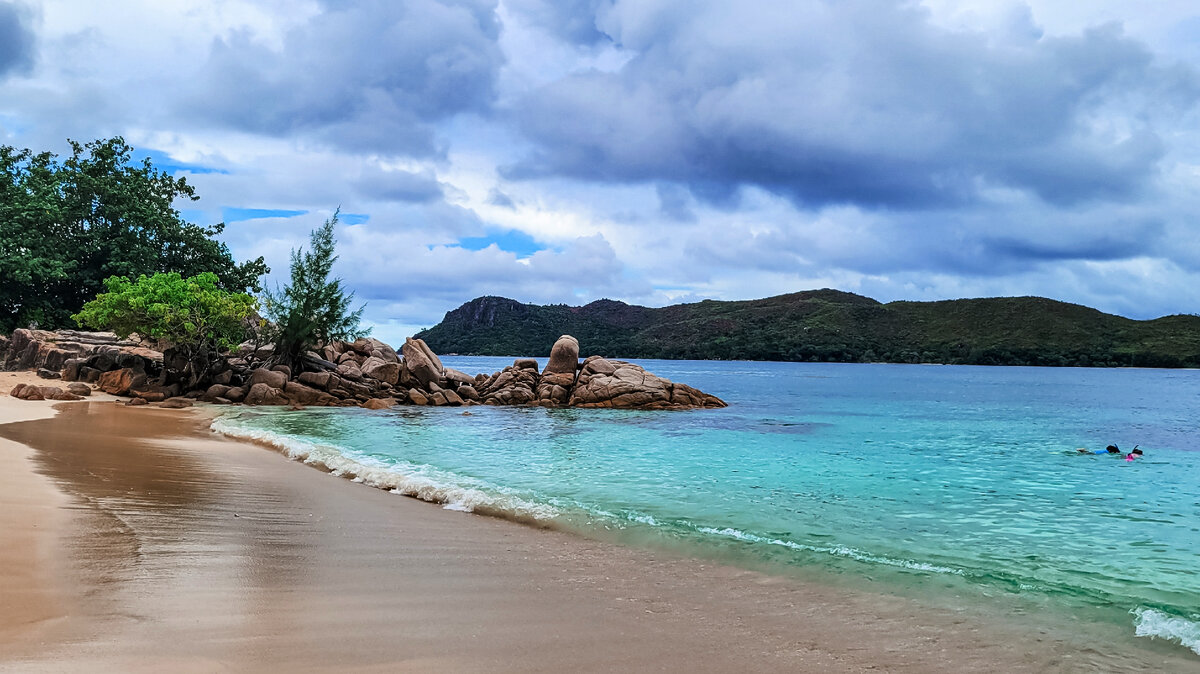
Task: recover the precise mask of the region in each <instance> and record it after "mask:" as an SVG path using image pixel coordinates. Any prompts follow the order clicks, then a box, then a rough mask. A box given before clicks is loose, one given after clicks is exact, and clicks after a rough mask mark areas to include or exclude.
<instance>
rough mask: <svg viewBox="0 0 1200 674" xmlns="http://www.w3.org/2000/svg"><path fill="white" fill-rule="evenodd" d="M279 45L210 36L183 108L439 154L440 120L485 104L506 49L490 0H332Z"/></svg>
mask: <svg viewBox="0 0 1200 674" xmlns="http://www.w3.org/2000/svg"><path fill="white" fill-rule="evenodd" d="M323 7H324V10H325V11H323V12H322V13H320V14H318V15H316V16H314V17H312V18H311V19H310V20H309V21H307V22H306V23H303V24H301V25H299V26H297V27H295V28H292V29H290V30H289V31H288V32H287V34H286V35H285V36H284V39H283V47H282V50H275V49H272V48H270V47H268V46H266V45H263V44H261V43H260V42H258V41H256V40H255V39H254V37H253V36H252V35H249V34H246V33H239V34H234V35H232V36H230V37H228V38H224V39H218V40H216V41H215V42H214V44H213V46H212V49H211V53H210V56H209V60H208V62H207V64H206V65H205V67H204V71H203V74H202V76H201V86H200V88H199V91H197V92H196V93H195V95H194V96H192V97H191V98H190V100H188V101H187V103H186V106H185V107H186V110H187V114H190V115H192V116H195V117H199V118H200V119H201V121H203V122H206V123H208V124H212V125H217V126H227V127H232V128H234V129H239V130H243V131H250V132H254V133H262V134H268V135H274V136H289V135H293V134H298V133H299V134H308V135H310V136H311V137H314V138H316V139H319V140H321V141H324V142H328V143H330V144H332V145H334V146H336V147H340V148H343V149H348V150H352V151H369V152H380V151H394V152H401V153H407V154H413V155H432V154H437V153H438V152H440V151H441V149H442V148H441V147H440V146H439V144H438V141H437V137H436V133H435V129H434V125H435V124H436V123H437V122H438V121H441V120H443V119H446V118H447V117H450V116H453V115H455V114H458V113H462V112H471V111H475V112H486V111H487V110H488V108H489V106H490V104H491V101H492V99H493V97H494V95H495V83H496V77H497V71H498V69H499V68H500V66H501V65H502V63H503V55H502V54H501V52H500V49H499V47H498V45H497V44H496V40H497V37H498V35H499V25H498V23H497V21H496V18H495V3H494V2H471V1H469V0H468V1H454V0H403V1H396V2H391V1H387V0H364V1H360V2H329V3H325V4H324V6H323Z"/></svg>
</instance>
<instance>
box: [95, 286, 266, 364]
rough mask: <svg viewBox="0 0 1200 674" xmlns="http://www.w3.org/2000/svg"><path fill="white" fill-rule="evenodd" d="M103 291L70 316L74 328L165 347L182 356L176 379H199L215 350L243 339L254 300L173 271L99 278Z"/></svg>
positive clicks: (243, 294) (228, 347)
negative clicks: (162, 343) (160, 343)
mask: <svg viewBox="0 0 1200 674" xmlns="http://www.w3.org/2000/svg"><path fill="white" fill-rule="evenodd" d="M104 285H105V287H106V288H107V290H108V292H105V293H101V294H99V295H98V296H97V297H96V299H94V300H92V301H90V302H88V303H87V304H85V305H84V306H83V309H82V310H80V311H79V313H77V314H75V315H74V316H72V318H73V319H74V320H75V321H76V322H78V323H79V324H80V325H82V326H85V327H92V328H95V329H98V330H112V331H113V332H115V333H117V335H118V336H119V337H121V338H125V337H128V336H129V335H131V334H133V333H137V334H138V335H141V336H142V337H150V338H153V339H157V340H161V341H165V342H168V343H170V344H171V345H172V346H173V347H174V348H175V349H176V350H177V352H178V353H180V354H181V355H182V356H183V359H182V362H183V364H184V367H183V369H184V370H185V371H184V372H182V373H179V374H181V375H182V378H183V379H185V380H187V383H189V384H194V383H196V382H199V381H202V380H203V379H204V378H205V375H206V374H207V372H208V369H209V366H210V364H211V362H212V361H213V359H214V358H215V357H216V356H217V354H218V353H219V352H220V351H225V350H229V349H232V348H233V347H235V346H237V344H238V343H239V342H240V341H241V340H242V338H243V336H244V335H245V326H246V323H247V322H248V321H249V320H251V319H252V318H253V317H254V315H255V310H256V309H257V307H258V302H257V301H256V300H255V299H254V298H253V297H251V296H250V295H247V294H246V293H238V292H231V291H229V290H226V289H224V288H222V287H221V286H220V283H219V280H218V279H217V275H216V274H213V273H211V272H205V273H202V274H198V275H196V276H193V277H191V278H183V277H182V276H180V275H179V274H178V273H176V272H171V273H167V274H161V273H160V274H155V275H153V276H146V275H142V276H139V277H138V279H137V281H130V280H129V279H128V278H126V277H123V276H113V277H109V278H107V279H105V281H104Z"/></svg>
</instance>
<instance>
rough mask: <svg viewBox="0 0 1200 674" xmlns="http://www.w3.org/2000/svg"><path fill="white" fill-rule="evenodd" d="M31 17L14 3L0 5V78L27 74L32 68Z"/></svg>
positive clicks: (25, 10) (24, 9)
mask: <svg viewBox="0 0 1200 674" xmlns="http://www.w3.org/2000/svg"><path fill="white" fill-rule="evenodd" d="M31 20H32V17H31V15H30V12H29V10H28V9H26V8H25V7H24V6H22V5H18V4H15V3H5V4H0V77H4V76H5V75H9V74H13V73H28V72H29V71H30V70H31V69H32V67H33V42H34V40H33V37H34V36H33V30H32V29H31V28H30V23H31Z"/></svg>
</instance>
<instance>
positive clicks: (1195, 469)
mask: <svg viewBox="0 0 1200 674" xmlns="http://www.w3.org/2000/svg"><path fill="white" fill-rule="evenodd" d="M444 361H445V363H446V365H447V366H450V367H454V368H456V369H460V370H463V371H466V372H472V373H474V372H492V371H495V370H498V369H500V368H501V367H503V366H504V365H507V364H510V363H511V359H499V358H466V357H457V358H445V359H444ZM639 362H641V363H642V364H643V365H645V366H646V367H647V368H648V369H649V370H651V371H652V372H655V373H658V374H661V375H663V376H666V377H668V378H670V379H673V380H675V381H683V382H686V383H688V384H691V385H693V386H696V387H698V388H700V389H702V390H704V391H707V392H710V393H714V394H716V395H718V396H721V397H722V398H724V399H725V400H726V401H728V402H729V403H730V406H729V407H728V408H727V409H722V410H698V411H692V412H632V411H618V410H544V409H541V408H492V407H472V408H470V410H469V411H470V415H464V414H463V412H464V410H463V409H461V408H458V409H456V408H401V409H397V410H389V411H384V412H368V411H365V410H346V409H332V410H323V409H313V410H305V411H302V412H287V411H283V410H281V409H270V408H236V409H233V410H231V411H229V412H228V413H227V414H226V415H225V416H224V417H222V418H221V419H219V420H218V421H217V422H216V427H217V429H218V430H221V431H223V432H226V433H230V434H234V435H238V436H241V437H254V438H258V439H265V440H268V441H271V442H274V443H275V444H277V445H279V446H281V447H283V448H284V449H285V451H288V452H289V453H291V454H292V455H293V456H296V457H297V458H301V459H304V460H308V461H310V462H313V463H321V464H324V465H326V466H327V467H329V468H330V469H332V470H334V471H335V472H341V473H346V474H349V475H352V476H354V477H355V478H356V479H359V480H362V481H365V482H368V483H371V484H374V485H376V486H381V487H384V488H389V489H395V490H396V491H399V492H402V493H409V494H414V495H418V496H420V497H422V498H426V499H428V500H433V501H437V502H441V503H444V504H445V505H446V507H449V508H458V509H463V510H480V511H486V512H494V513H501V514H505V515H507V516H512V517H516V518H520V519H533V520H543V521H554V522H557V523H560V524H563V525H566V526H570V527H574V528H582V529H584V530H585V531H586V530H589V529H590V530H593V531H601V530H603V531H606V532H613V531H617V532H624V533H627V534H628V535H629V537H630V538H631V539H636V540H638V541H639V542H642V543H650V544H654V543H655V542H656V541H657V542H662V543H666V544H683V545H686V546H689V547H690V548H691V549H694V550H697V551H700V552H701V553H702V552H703V551H705V550H708V551H712V552H714V553H717V552H720V553H721V554H732V555H735V556H737V555H740V556H743V557H744V558H746V559H761V560H770V561H771V562H773V563H781V564H785V565H788V566H791V567H795V568H798V569H805V570H808V571H814V570H815V571H818V572H827V573H832V574H837V575H839V576H844V577H850V578H854V577H862V578H871V579H873V581H878V580H880V579H882V582H892V583H895V584H896V586H897V587H900V586H902V585H903V586H905V587H907V588H909V589H911V588H913V587H917V588H918V589H920V588H921V587H922V584H925V585H928V586H930V588H932V587H934V586H937V587H940V588H945V587H953V588H954V591H955V592H960V591H966V592H968V593H971V592H975V593H978V594H979V596H981V597H982V596H983V595H991V596H995V595H998V594H1002V595H1005V596H1007V597H1016V598H1018V599H1020V600H1027V601H1028V602H1030V605H1031V606H1036V607H1047V606H1049V607H1052V608H1054V607H1057V608H1061V609H1062V610H1064V611H1067V612H1071V611H1079V610H1083V611H1086V612H1088V614H1089V615H1091V616H1098V617H1099V619H1101V620H1107V621H1110V622H1113V623H1119V624H1122V625H1124V626H1125V627H1124V629H1125V631H1126V632H1127V633H1129V634H1131V635H1132V634H1137V635H1138V636H1149V637H1155V638H1163V639H1168V640H1170V641H1173V642H1174V643H1177V644H1180V645H1182V646H1184V647H1187V648H1190V649H1192V650H1193V651H1195V652H1197V653H1200V581H1198V580H1197V576H1196V575H1195V570H1196V569H1197V568H1200V451H1198V450H1200V432H1198V431H1197V429H1196V427H1195V418H1196V410H1197V407H1198V403H1200V372H1198V371H1186V370H1128V369H1123V370H1105V369H1075V368H986V367H963V366H914V365H882V364H881V365H850V364H816V363H813V364H807V363H748V362H709V361H701V362H698V361H639ZM1109 443H1117V444H1119V445H1120V446H1121V447H1122V449H1124V450H1126V451H1128V450H1129V449H1132V448H1133V446H1134V445H1135V444H1140V445H1141V447H1142V448H1143V449H1144V450H1145V452H1146V455H1145V457H1144V458H1142V459H1139V460H1137V461H1133V462H1127V461H1125V460H1123V458H1120V457H1113V456H1107V455H1106V456H1094V455H1087V456H1082V455H1079V454H1078V453H1077V452H1075V448H1077V447H1088V448H1091V449H1101V448H1103V447H1104V446H1105V445H1107V444H1109Z"/></svg>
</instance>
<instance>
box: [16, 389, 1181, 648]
mask: <svg viewBox="0 0 1200 674" xmlns="http://www.w3.org/2000/svg"><path fill="white" fill-rule="evenodd" d="M17 408H19V409H20V414H17V415H16V416H13V413H10V412H8V411H7V410H14V409H17ZM26 409H28V410H34V409H36V410H37V414H39V415H43V416H44V415H45V414H48V413H49V411H50V409H51V405H50V404H43V403H28V402H24V401H17V400H15V399H11V398H7V397H5V398H4V399H3V403H0V410H5V412H4V414H5V415H6V416H0V419H12V420H13V421H14V422H15V421H17V420H18V419H29V418H30V415H32V414H34V413H33V412H32V411H30V412H25V410H26ZM56 409H58V410H59V415H60V416H59V417H58V418H56V419H50V420H47V419H42V420H27V421H21V422H20V423H13V424H8V425H3V426H0V437H3V438H5V439H4V440H3V441H0V442H3V443H4V444H3V445H2V447H3V449H4V451H5V455H6V456H11V455H16V453H17V452H19V451H24V454H21V455H20V456H21V457H23V458H22V460H24V461H26V462H27V465H28V466H29V467H30V468H31V470H29V471H20V470H17V471H10V472H9V475H8V476H7V478H6V479H7V480H8V482H7V483H6V485H7V484H18V483H20V484H26V483H27V484H28V485H29V488H30V491H31V493H32V492H34V491H36V493H37V494H39V495H40V496H39V497H38V498H40V499H41V500H38V501H37V503H38V504H40V505H39V507H40V508H41V509H42V510H41V513H42V517H40V519H39V518H34V520H36V521H37V525H38V526H37V527H36V528H35V527H32V526H28V527H24V528H14V527H13V526H12V525H10V524H9V523H8V520H5V522H6V523H5V526H4V528H3V529H0V531H2V532H3V540H2V541H0V547H2V548H3V549H6V550H11V551H21V550H26V549H28V547H29V543H28V540H29V539H30V537H32V538H34V539H36V540H37V541H38V543H37V545H35V546H34V549H35V550H36V551H37V556H39V559H40V560H41V561H40V562H38V563H37V564H36V566H35V567H32V568H37V569H38V570H39V573H40V574H41V575H40V576H39V578H38V579H37V582H34V583H29V584H28V585H29V587H30V588H33V589H31V592H33V591H34V589H36V588H41V589H40V590H37V592H40V594H38V595H37V596H38V597H39V600H38V601H39V602H40V603H39V604H38V605H39V606H41V607H43V610H44V613H45V614H46V615H50V616H56V618H55V619H53V620H50V623H53V625H54V629H53V630H47V631H45V632H44V633H43V634H40V635H31V634H30V633H28V632H18V633H13V632H0V668H4V669H13V670H20V671H62V670H64V669H65V670H69V671H78V670H84V669H87V670H96V669H101V670H109V669H124V670H126V671H150V670H161V669H162V668H164V667H170V668H172V669H180V670H183V671H188V670H196V671H210V670H212V669H217V668H232V669H236V670H239V671H246V670H250V671H255V670H266V669H278V668H279V667H280V666H283V665H285V664H286V665H295V666H299V667H301V668H304V669H315V670H322V669H354V670H372V669H374V670H377V671H397V670H399V671H405V670H409V669H418V668H421V669H427V668H430V667H438V668H440V669H443V670H449V671H478V670H493V671H496V670H498V671H564V670H582V671H598V670H613V669H618V668H621V669H633V670H638V671H641V670H649V669H666V670H682V669H692V670H697V671H717V670H728V669H733V668H737V669H741V670H750V671H766V670H777V671H829V670H833V671H865V670H868V669H885V670H889V671H956V672H957V671H995V670H997V669H1008V670H1011V671H1037V670H1047V669H1049V670H1063V671H1076V670H1088V669H1094V668H1096V667H1097V666H1100V667H1101V668H1103V669H1109V670H1118V671H1119V670H1122V669H1129V670H1136V669H1141V668H1144V667H1146V666H1148V665H1150V666H1156V667H1158V668H1159V669H1162V670H1170V671H1189V670H1191V669H1196V668H1197V665H1196V663H1195V662H1194V660H1189V659H1188V658H1187V656H1186V655H1185V654H1183V653H1176V652H1175V651H1174V650H1171V649H1152V650H1147V651H1146V652H1144V653H1133V654H1129V655H1128V656H1121V654H1119V653H1113V652H1111V651H1110V650H1107V649H1103V648H1090V647H1089V646H1087V645H1086V644H1083V643H1080V642H1079V641H1076V640H1073V639H1071V638H1070V635H1069V632H1066V631H1064V632H1063V633H1055V634H1046V633H1040V632H1039V631H1038V630H1037V629H1035V628H1032V627H1030V628H1021V627H1020V626H1019V625H1017V624H1015V622H1014V621H1005V620H996V621H989V620H982V619H981V618H980V617H979V616H974V615H963V614H961V613H956V612H953V611H947V610H939V609H930V608H928V607H925V606H922V605H920V604H918V603H915V602H913V601H911V600H908V599H903V598H898V597H894V596H889V595H886V594H876V593H870V592H848V591H845V590H843V589H836V588H831V587H822V586H819V585H815V584H811V583H802V582H798V581H796V580H794V579H789V578H783V577H779V576H774V575H769V574H764V573H760V572H756V571H748V570H745V569H740V568H736V567H731V566H725V565H722V564H717V563H712V562H708V561H704V560H697V559H686V558H678V557H674V556H672V555H669V554H666V553H662V552H659V551H652V550H644V549H634V548H627V547H622V546H619V545H615V544H611V543H605V542H597V541H594V540H589V539H586V538H583V537H580V536H576V535H573V534H569V533H564V532H560V531H553V530H546V529H537V528H532V527H527V526H522V525H520V524H516V523H513V522H509V521H505V520H500V519H496V518H490V517H484V516H478V515H470V514H464V513H459V512H451V511H447V510H443V509H441V508H437V507H434V506H431V505H429V504H426V503H421V502H419V501H417V500H415V499H408V498H397V497H396V496H395V495H394V494H389V493H387V492H385V491H381V490H378V489H372V488H364V487H363V486H362V485H356V484H353V483H351V482H349V481H348V480H342V479H329V476H328V475H327V474H322V473H320V472H318V471H314V470H312V469H311V468H309V467H308V466H304V465H302V464H299V463H296V462H292V461H287V460H283V457H281V456H280V455H278V454H277V453H275V452H271V451H264V450H263V448H262V447H259V446H256V445H253V444H248V443H244V442H236V441H232V440H228V439H225V438H222V437H219V436H216V435H215V434H213V433H212V432H211V431H209V430H208V429H207V423H206V421H205V420H203V419H202V418H201V415H199V414H197V413H194V412H184V413H179V412H174V411H166V410H154V409H145V408H125V407H124V406H121V405H115V404H112V403H104V402H99V401H95V400H93V401H88V402H79V403H68V404H65V405H63V406H62V407H57V408H56ZM14 440H15V441H17V442H13V441H14ZM85 445H86V449H85V448H84V446H85ZM26 447H32V448H33V449H23V450H22V449H17V448H26ZM10 463H17V462H10ZM33 469H36V472H35V470H33ZM2 493H4V494H5V496H4V500H5V506H6V509H7V506H8V505H9V502H10V501H11V500H12V499H11V497H10V496H9V494H10V492H9V490H7V489H6V490H4V492H2ZM56 499H57V500H56ZM34 520H31V521H34ZM22 536H24V537H25V539H21V538H20V537H22ZM22 540H24V541H25V542H22ZM39 546H40V547H39ZM27 556H28V555H27ZM46 558H53V559H50V560H48V561H49V562H52V563H47V559H46ZM6 578H8V577H7V576H6ZM6 582H7V581H6ZM6 596H7V595H6ZM38 624H43V625H44V624H49V623H46V621H44V620H43V621H42V622H41V623H38ZM1080 640H1082V636H1080ZM14 653H15V655H14Z"/></svg>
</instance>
